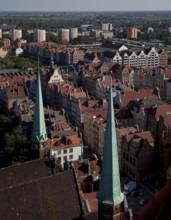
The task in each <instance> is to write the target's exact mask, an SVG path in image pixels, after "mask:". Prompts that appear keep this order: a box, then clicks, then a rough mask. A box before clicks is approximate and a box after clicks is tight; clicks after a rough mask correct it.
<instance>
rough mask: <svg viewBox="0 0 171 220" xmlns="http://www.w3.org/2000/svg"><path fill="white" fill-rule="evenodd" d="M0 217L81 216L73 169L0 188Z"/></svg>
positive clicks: (49, 217)
mask: <svg viewBox="0 0 171 220" xmlns="http://www.w3.org/2000/svg"><path fill="white" fill-rule="evenodd" d="M0 206H1V212H0V219H6V220H10V219H13V220H18V219H25V220H28V219H32V220H36V219H39V220H47V219H52V220H53V219H62V220H68V219H80V216H81V214H82V209H81V205H80V200H79V196H78V192H77V186H76V182H75V179H74V175H73V172H72V171H66V172H63V173H60V174H55V175H52V176H49V177H44V178H40V179H37V180H33V181H29V182H26V183H23V184H20V185H17V186H14V187H9V188H7V189H5V190H1V191H0Z"/></svg>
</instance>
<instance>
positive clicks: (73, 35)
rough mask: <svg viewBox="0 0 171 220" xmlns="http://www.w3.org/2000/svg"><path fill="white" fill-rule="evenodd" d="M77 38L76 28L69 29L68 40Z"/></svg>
mask: <svg viewBox="0 0 171 220" xmlns="http://www.w3.org/2000/svg"><path fill="white" fill-rule="evenodd" d="M77 37H78V28H71V29H70V39H71V40H72V39H75V38H77Z"/></svg>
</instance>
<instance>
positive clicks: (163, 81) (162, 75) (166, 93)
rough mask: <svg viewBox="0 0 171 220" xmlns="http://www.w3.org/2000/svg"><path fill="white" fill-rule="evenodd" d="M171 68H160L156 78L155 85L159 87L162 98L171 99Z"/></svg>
mask: <svg viewBox="0 0 171 220" xmlns="http://www.w3.org/2000/svg"><path fill="white" fill-rule="evenodd" d="M170 79H171V70H162V69H158V71H157V73H156V78H155V87H158V88H159V91H160V96H161V99H163V100H168V101H170V100H171V99H170V98H171V97H170V89H171V88H170Z"/></svg>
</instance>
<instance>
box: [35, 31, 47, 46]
mask: <svg viewBox="0 0 171 220" xmlns="http://www.w3.org/2000/svg"><path fill="white" fill-rule="evenodd" d="M34 41H36V42H39V43H41V42H44V41H46V30H39V29H36V30H34Z"/></svg>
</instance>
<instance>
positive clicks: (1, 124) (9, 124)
mask: <svg viewBox="0 0 171 220" xmlns="http://www.w3.org/2000/svg"><path fill="white" fill-rule="evenodd" d="M0 133H1V136H0V143H1V144H0V151H1V152H4V153H5V155H6V153H8V155H9V157H10V159H11V160H12V161H14V162H24V161H27V160H29V159H30V144H29V141H28V140H27V137H26V136H25V135H24V134H23V133H22V129H21V127H20V126H19V121H18V118H16V117H9V116H4V115H0ZM2 158H3V154H2V155H1V157H0V159H2Z"/></svg>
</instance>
